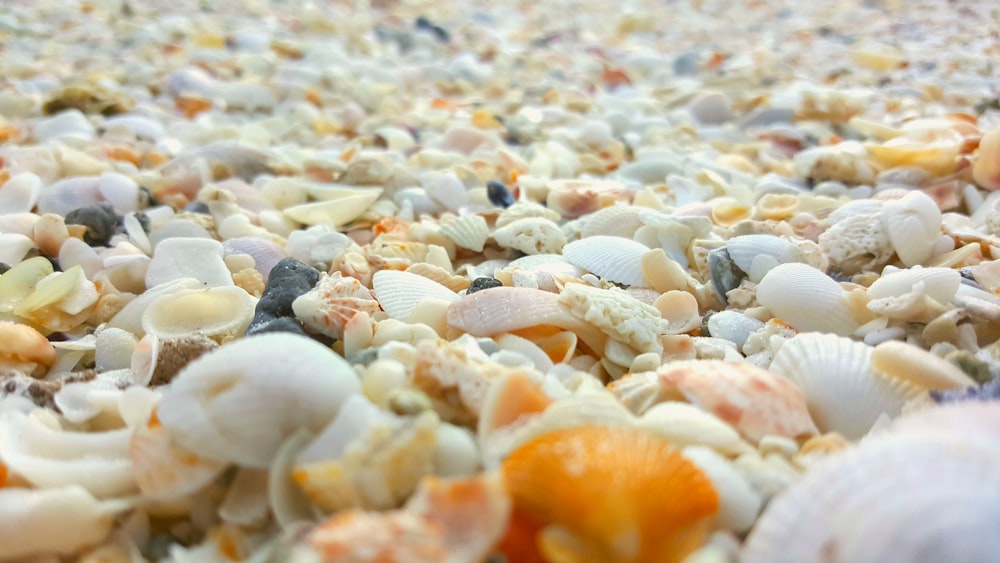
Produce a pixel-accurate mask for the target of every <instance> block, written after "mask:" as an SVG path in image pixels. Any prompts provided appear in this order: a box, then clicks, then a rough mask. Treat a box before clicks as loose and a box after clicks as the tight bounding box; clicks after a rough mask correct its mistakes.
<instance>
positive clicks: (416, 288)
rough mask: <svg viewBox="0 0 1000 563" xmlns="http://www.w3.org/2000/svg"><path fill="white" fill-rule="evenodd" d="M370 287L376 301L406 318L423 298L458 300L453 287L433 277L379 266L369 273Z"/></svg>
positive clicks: (400, 317) (391, 313)
mask: <svg viewBox="0 0 1000 563" xmlns="http://www.w3.org/2000/svg"><path fill="white" fill-rule="evenodd" d="M372 288H373V289H374V290H375V298H376V299H378V302H379V305H381V306H382V309H384V310H385V312H386V313H388V314H389V317H391V318H393V319H399V320H404V321H405V320H406V319H407V318H409V316H410V315H411V314H412V313H413V310H414V309H415V308H416V307H417V304H419V303H420V302H421V301H422V300H424V299H427V298H433V299H442V300H444V301H448V302H452V301H458V300H459V296H458V294H457V293H455V292H454V291H452V290H450V289H448V288H447V287H445V286H443V285H441V284H439V283H438V282H436V281H433V280H430V279H428V278H425V277H424V276H419V275H417V274H413V273H410V272H400V271H396V270H381V271H378V272H375V275H374V276H373V277H372Z"/></svg>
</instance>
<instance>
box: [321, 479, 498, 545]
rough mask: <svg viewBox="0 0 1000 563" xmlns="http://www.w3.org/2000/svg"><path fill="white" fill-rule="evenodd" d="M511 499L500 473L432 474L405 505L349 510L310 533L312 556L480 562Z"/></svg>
mask: <svg viewBox="0 0 1000 563" xmlns="http://www.w3.org/2000/svg"><path fill="white" fill-rule="evenodd" d="M509 517H510V500H509V499H508V498H507V495H506V494H505V491H504V488H503V482H502V481H501V479H500V477H499V476H498V475H495V474H492V475H479V476H476V477H471V478H468V479H437V478H435V477H428V478H426V479H424V480H423V481H421V483H420V487H419V488H418V489H417V491H416V492H415V493H414V494H413V496H412V497H411V498H410V500H409V501H407V503H406V506H405V507H404V508H403V509H401V510H393V511H387V512H362V511H359V510H348V511H344V512H341V513H340V514H337V515H335V516H334V517H332V518H331V519H329V520H327V521H325V522H323V523H321V524H320V525H318V526H316V527H315V528H313V529H312V530H310V531H309V533H308V534H307V535H306V536H305V538H304V542H305V544H306V546H308V549H309V551H310V554H309V555H306V556H304V557H307V558H322V557H325V558H326V559H325V560H345V561H347V560H350V561H372V562H374V561H425V560H428V557H430V558H432V559H433V560H435V561H440V562H441V563H463V562H465V561H481V560H484V559H486V558H487V557H488V555H489V554H490V553H491V551H492V548H493V546H494V545H495V544H496V543H497V541H498V540H499V539H500V537H501V536H502V534H503V532H504V530H505V529H506V526H507V522H508V520H509Z"/></svg>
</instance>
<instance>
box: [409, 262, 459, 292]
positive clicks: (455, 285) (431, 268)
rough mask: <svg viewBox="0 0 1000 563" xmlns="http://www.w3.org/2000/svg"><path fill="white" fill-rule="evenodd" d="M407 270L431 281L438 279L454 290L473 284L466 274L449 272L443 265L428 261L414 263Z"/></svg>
mask: <svg viewBox="0 0 1000 563" xmlns="http://www.w3.org/2000/svg"><path fill="white" fill-rule="evenodd" d="M406 271H407V272H409V273H411V274H417V275H418V276H423V277H425V278H427V279H429V280H431V281H436V282H438V283H439V284H441V285H443V286H445V287H447V288H448V289H450V290H452V291H454V292H459V291H462V290H463V289H467V288H468V287H469V286H470V285H471V284H472V282H471V280H469V278H468V277H466V276H460V275H457V274H452V273H449V272H448V270H446V269H444V268H442V267H441V266H435V265H434V264H430V263H427V262H420V263H417V264H414V265H412V266H410V267H408V268H406Z"/></svg>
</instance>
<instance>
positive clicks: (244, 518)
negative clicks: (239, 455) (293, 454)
mask: <svg viewBox="0 0 1000 563" xmlns="http://www.w3.org/2000/svg"><path fill="white" fill-rule="evenodd" d="M267 485H268V472H267V470H266V469H248V468H246V467H244V468H241V469H240V470H239V471H238V472H237V473H236V477H235V478H234V479H233V483H232V484H231V485H230V486H229V491H228V492H227V493H226V498H225V499H224V500H223V501H222V504H221V505H220V506H219V517H221V518H222V520H223V521H224V522H227V523H229V524H236V525H240V526H259V525H261V524H264V523H265V521H266V520H267V517H268V512H269V510H270V506H269V500H270V499H269V498H268V494H267Z"/></svg>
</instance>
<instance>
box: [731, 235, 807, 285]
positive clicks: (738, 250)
mask: <svg viewBox="0 0 1000 563" xmlns="http://www.w3.org/2000/svg"><path fill="white" fill-rule="evenodd" d="M726 250H728V251H729V257H730V258H732V260H733V262H735V263H736V265H737V266H738V267H739V268H740V269H741V270H743V271H744V272H746V273H748V274H750V273H751V270H754V274H756V273H758V271H759V270H757V269H755V268H754V262H755V261H756V260H757V259H758V257H759V256H768V257H771V258H773V259H774V261H775V262H776V263H777V264H786V263H789V262H804V261H805V257H804V256H803V255H802V251H801V250H799V248H798V247H797V246H795V245H794V244H792V243H791V242H789V241H787V240H785V239H783V238H781V237H776V236H769V235H743V236H738V237H733V238H731V239H729V240H728V241H726ZM765 273H766V270H765ZM762 277H763V273H761V275H757V276H755V275H751V276H750V281H752V282H754V283H757V282H759V281H760V279H761V278H762Z"/></svg>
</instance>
